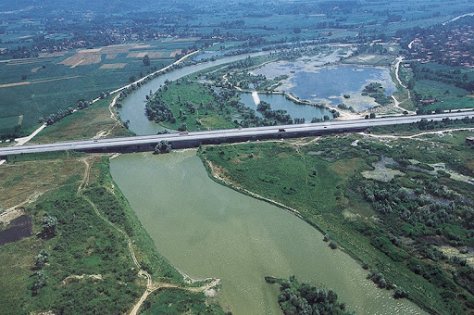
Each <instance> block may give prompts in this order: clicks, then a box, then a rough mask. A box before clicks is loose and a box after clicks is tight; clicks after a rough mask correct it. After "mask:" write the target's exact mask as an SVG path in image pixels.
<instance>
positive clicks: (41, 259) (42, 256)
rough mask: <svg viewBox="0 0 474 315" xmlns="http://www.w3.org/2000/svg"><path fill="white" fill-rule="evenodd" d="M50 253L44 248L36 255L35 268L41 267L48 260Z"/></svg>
mask: <svg viewBox="0 0 474 315" xmlns="http://www.w3.org/2000/svg"><path fill="white" fill-rule="evenodd" d="M48 257H49V254H48V253H47V252H46V251H45V250H44V249H42V250H41V251H40V252H39V254H38V255H36V261H35V268H36V269H41V268H43V267H44V265H45V264H46V263H47V262H48Z"/></svg>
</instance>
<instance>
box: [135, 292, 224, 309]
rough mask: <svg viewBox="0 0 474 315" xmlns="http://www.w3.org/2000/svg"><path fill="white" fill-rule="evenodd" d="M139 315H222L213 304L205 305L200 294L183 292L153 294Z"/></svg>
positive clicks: (204, 299)
mask: <svg viewBox="0 0 474 315" xmlns="http://www.w3.org/2000/svg"><path fill="white" fill-rule="evenodd" d="M140 314H143V315H161V314H169V315H172V314H189V315H198V314H216V315H224V312H223V311H222V309H221V308H220V307H219V306H217V305H216V304H214V303H211V304H209V303H206V298H205V297H204V294H202V293H191V292H187V291H183V290H166V291H163V292H160V291H158V292H156V293H154V294H153V295H152V296H151V297H150V298H149V300H148V301H147V302H145V303H144V305H143V308H142V309H141V312H140Z"/></svg>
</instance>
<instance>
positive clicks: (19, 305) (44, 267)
mask: <svg viewBox="0 0 474 315" xmlns="http://www.w3.org/2000/svg"><path fill="white" fill-rule="evenodd" d="M10 163H11V164H7V165H5V166H2V170H6V171H5V172H2V176H1V178H0V187H2V197H3V196H15V193H14V192H15V191H16V190H19V191H20V192H22V190H23V189H25V190H26V192H25V193H23V192H22V194H21V195H19V196H17V198H16V199H15V200H10V198H2V199H0V206H1V207H2V208H4V209H7V208H8V207H11V206H12V205H15V204H18V203H17V202H19V201H24V199H26V197H28V196H29V192H32V191H33V192H35V191H36V192H38V196H36V198H37V199H31V200H30V203H24V204H23V206H21V207H20V210H21V211H23V212H24V214H25V215H27V216H29V217H31V218H32V221H33V233H32V236H30V237H26V238H23V239H22V240H20V241H16V242H13V243H7V244H4V245H2V246H1V250H0V266H1V267H0V279H1V287H2V290H1V292H0V305H1V306H0V313H4V314H7V313H8V314H25V313H32V312H33V313H37V312H48V311H52V312H54V313H55V314H60V313H64V314H98V313H100V314H122V313H127V312H129V311H130V309H131V308H132V305H133V304H135V303H136V302H137V301H138V299H139V297H140V296H141V295H142V293H143V292H144V291H145V285H146V281H145V280H144V279H143V278H140V277H139V276H138V269H137V266H136V265H135V264H134V262H133V259H132V256H131V252H130V249H129V247H128V239H129V238H130V239H131V240H132V246H131V247H132V249H133V251H134V252H135V253H136V254H135V256H136V257H137V260H138V262H139V263H140V265H141V268H142V269H144V270H146V271H147V272H148V273H149V274H151V276H152V278H153V279H154V280H158V279H159V281H161V282H166V283H174V284H177V285H180V286H181V285H184V283H183V278H182V276H181V275H180V274H179V273H178V272H177V271H176V270H175V269H174V268H173V267H172V266H171V265H170V264H169V263H168V262H167V261H166V260H165V259H164V258H163V257H162V256H161V255H160V254H159V253H158V252H157V251H156V248H155V246H154V244H153V242H152V240H151V239H150V238H149V236H148V234H147V233H146V231H145V230H144V229H143V227H142V226H141V224H140V222H139V221H138V219H137V218H136V216H135V214H134V213H133V211H132V209H131V208H130V206H129V205H128V202H127V200H126V199H125V198H124V197H123V195H122V194H121V193H120V191H119V189H118V188H117V187H116V186H115V185H114V183H113V181H112V179H111V176H110V174H109V164H108V158H107V157H101V156H86V155H79V156H70V157H69V158H68V159H66V158H64V157H62V156H61V157H58V156H56V159H54V157H49V159H48V158H47V157H43V158H42V159H41V160H35V161H32V160H29V161H16V162H14V163H13V162H10ZM38 164H44V165H43V166H44V172H42V171H41V170H40V169H41V166H39V165H38ZM32 165H34V168H35V169H38V171H36V173H35V174H34V176H37V177H38V178H35V179H33V178H31V177H30V176H29V175H30V174H28V170H29V169H30V168H31V166H32ZM46 174H50V175H49V177H47V175H46ZM51 174H55V175H51ZM56 174H57V176H56ZM35 180H37V182H35ZM41 180H44V181H45V183H47V184H49V185H50V187H44V186H40V185H36V184H35V183H39V182H41ZM30 181H32V183H31V185H30V183H29V182H30ZM31 186H34V187H31ZM19 187H20V188H19ZM29 187H31V189H30V188H29ZM39 187H41V188H42V190H41V191H40V190H37V189H38V188H39ZM43 187H44V188H43ZM35 188H36V189H35ZM88 201H91V202H90V203H89V202H88ZM96 211H99V214H100V216H99V215H98V213H97V212H96ZM103 218H105V220H104V219H103ZM110 223H112V224H113V225H112V224H110ZM6 227H8V226H3V225H1V226H0V228H1V229H4V228H6ZM120 230H122V231H125V234H123V233H122V232H121V231H120ZM163 292H166V290H165V291H163ZM176 292H178V293H176ZM176 292H175V291H172V292H167V293H166V294H167V295H168V299H167V300H166V303H168V301H169V300H170V299H174V300H176V301H178V302H179V303H181V304H182V305H184V306H185V308H190V309H194V308H196V309H206V307H207V304H206V303H207V301H206V300H205V299H204V297H203V296H201V295H200V297H199V298H195V297H194V296H193V298H192V299H191V300H184V301H183V300H182V296H183V293H180V292H181V291H180V290H178V291H176ZM174 293H176V294H174ZM190 296H192V294H191V293H190ZM150 299H151V301H152V302H153V303H155V304H156V305H158V306H157V307H161V306H162V305H161V303H162V302H163V301H162V300H161V299H158V300H156V301H155V298H154V296H152V297H150ZM213 308H214V309H216V310H220V308H219V307H218V306H213Z"/></svg>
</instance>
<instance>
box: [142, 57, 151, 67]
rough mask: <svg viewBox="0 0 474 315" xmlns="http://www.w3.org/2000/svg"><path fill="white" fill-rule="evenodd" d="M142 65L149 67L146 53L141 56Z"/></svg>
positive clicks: (148, 58)
mask: <svg viewBox="0 0 474 315" xmlns="http://www.w3.org/2000/svg"><path fill="white" fill-rule="evenodd" d="M143 65H145V66H147V67H149V66H150V57H148V55H145V56H144V57H143Z"/></svg>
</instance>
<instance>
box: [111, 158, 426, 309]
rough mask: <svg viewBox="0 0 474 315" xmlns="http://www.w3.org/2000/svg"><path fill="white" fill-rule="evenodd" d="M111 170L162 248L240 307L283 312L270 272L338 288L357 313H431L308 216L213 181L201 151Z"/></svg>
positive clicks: (121, 162) (121, 163) (228, 305)
mask: <svg viewBox="0 0 474 315" xmlns="http://www.w3.org/2000/svg"><path fill="white" fill-rule="evenodd" d="M111 173H112V176H113V178H114V180H115V182H116V183H117V184H118V186H119V187H120V189H121V190H122V192H123V193H124V194H125V196H126V197H127V199H128V200H129V202H130V204H131V206H132V208H133V209H134V211H135V212H136V214H137V216H138V218H139V219H140V221H141V222H142V224H143V226H144V227H145V229H146V230H147V232H148V233H149V234H150V236H151V237H152V239H153V240H154V242H155V244H156V247H157V249H158V251H159V252H160V253H161V254H162V255H163V256H165V257H166V258H167V259H168V260H169V261H170V263H171V264H173V265H174V266H175V267H176V268H177V269H178V270H180V271H182V272H184V273H186V274H188V275H189V276H191V277H193V278H198V279H199V278H207V277H215V278H219V279H221V280H222V290H221V291H220V292H219V295H218V296H219V302H220V303H221V305H223V307H224V308H225V309H226V310H231V311H232V313H233V314H236V315H240V314H242V315H251V314H281V312H280V310H279V307H278V303H277V290H276V287H274V286H272V285H269V284H267V283H265V280H264V276H268V275H271V276H276V277H283V278H287V277H288V276H290V275H296V276H297V277H298V279H300V280H301V281H307V282H311V283H313V284H316V285H320V286H323V287H326V288H329V289H333V290H335V291H336V292H337V293H338V294H339V296H340V300H341V301H342V302H345V303H347V305H348V308H349V309H350V310H353V311H355V312H356V313H357V314H424V312H423V311H421V310H420V309H419V308H418V307H417V306H416V305H414V304H413V303H411V302H409V301H407V300H394V299H393V298H392V297H391V292H388V291H386V290H380V289H377V288H376V287H375V285H374V284H373V283H372V282H370V281H369V280H366V275H367V272H366V271H364V270H363V269H362V268H361V266H360V265H359V264H357V263H356V262H355V261H354V260H353V259H352V258H351V257H350V256H349V255H347V254H345V253H343V252H342V251H340V250H331V249H329V248H328V246H327V243H324V242H323V241H322V238H323V236H322V234H321V233H320V232H319V231H317V230H316V229H314V228H313V227H311V226H310V225H309V224H307V223H306V222H304V221H303V220H301V219H299V218H297V217H296V216H294V215H292V214H290V213H289V212H287V211H285V210H282V209H280V208H278V207H276V206H273V205H271V204H268V203H266V202H263V201H260V200H257V199H254V198H251V197H248V196H246V195H243V194H240V193H238V192H236V191H234V190H232V189H230V188H227V187H225V186H222V185H219V184H217V183H216V182H214V181H212V180H211V179H210V178H209V177H208V175H207V173H206V170H205V168H204V166H203V164H202V162H201V160H200V159H199V158H198V157H197V156H196V153H195V151H185V152H178V153H171V154H167V155H161V156H156V155H152V154H149V153H139V154H129V155H122V156H120V157H118V158H115V159H113V160H112V161H111Z"/></svg>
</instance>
